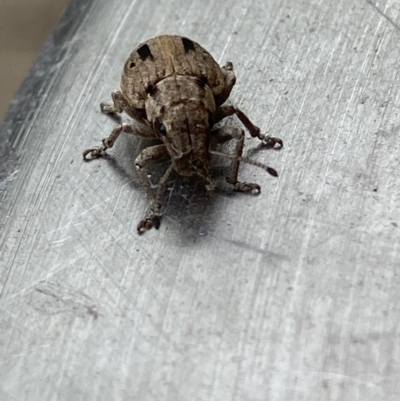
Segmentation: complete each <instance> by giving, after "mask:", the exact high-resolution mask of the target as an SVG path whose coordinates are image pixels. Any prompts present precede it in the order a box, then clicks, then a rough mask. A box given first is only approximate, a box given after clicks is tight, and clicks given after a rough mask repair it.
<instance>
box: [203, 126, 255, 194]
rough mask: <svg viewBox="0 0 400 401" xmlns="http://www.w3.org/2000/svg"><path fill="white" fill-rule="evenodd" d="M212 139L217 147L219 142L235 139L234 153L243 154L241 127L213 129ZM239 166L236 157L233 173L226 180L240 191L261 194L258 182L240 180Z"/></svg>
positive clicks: (213, 144)
mask: <svg viewBox="0 0 400 401" xmlns="http://www.w3.org/2000/svg"><path fill="white" fill-rule="evenodd" d="M211 135H212V140H211V147H212V148H215V146H216V145H217V144H223V143H225V142H228V141H230V140H235V141H236V145H235V150H234V155H235V156H237V157H238V158H239V157H241V156H242V153H243V147H244V139H245V135H244V131H243V130H242V129H241V128H237V127H230V126H223V127H221V128H216V129H214V130H212V131H211ZM239 167H240V160H239V159H236V160H234V161H233V162H232V167H231V173H230V175H229V176H228V177H226V182H227V183H229V184H232V185H233V187H234V188H235V189H236V191H240V192H249V193H254V194H259V193H260V192H261V188H260V186H259V185H258V184H256V183H251V182H241V181H238V175H239Z"/></svg>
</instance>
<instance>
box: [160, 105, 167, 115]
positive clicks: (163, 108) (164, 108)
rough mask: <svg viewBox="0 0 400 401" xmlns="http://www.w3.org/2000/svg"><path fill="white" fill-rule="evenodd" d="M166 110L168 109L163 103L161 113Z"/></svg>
mask: <svg viewBox="0 0 400 401" xmlns="http://www.w3.org/2000/svg"><path fill="white" fill-rule="evenodd" d="M165 110H166V107H165V105H162V106H161V109H160V113H161V114H163V113H164V112H165Z"/></svg>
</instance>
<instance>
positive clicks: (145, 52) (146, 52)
mask: <svg viewBox="0 0 400 401" xmlns="http://www.w3.org/2000/svg"><path fill="white" fill-rule="evenodd" d="M137 52H138V54H139V56H140V58H141V59H142V60H143V61H144V60H146V59H147V58H149V57H150V58H151V59H153V58H154V57H153V55H152V54H151V51H150V47H149V46H148V45H146V44H144V45H142V46H140V47H139V49H137Z"/></svg>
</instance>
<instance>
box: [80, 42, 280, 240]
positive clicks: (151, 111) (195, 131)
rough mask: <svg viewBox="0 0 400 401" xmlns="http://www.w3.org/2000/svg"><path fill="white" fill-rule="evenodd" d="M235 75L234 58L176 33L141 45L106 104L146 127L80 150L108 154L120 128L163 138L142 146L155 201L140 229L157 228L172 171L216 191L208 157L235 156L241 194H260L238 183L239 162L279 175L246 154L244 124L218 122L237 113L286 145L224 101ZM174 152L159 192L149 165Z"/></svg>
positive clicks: (142, 170) (269, 142)
mask: <svg viewBox="0 0 400 401" xmlns="http://www.w3.org/2000/svg"><path fill="white" fill-rule="evenodd" d="M235 82H236V77H235V74H234V72H233V66H232V63H230V62H228V63H226V64H225V65H224V66H223V67H221V66H219V65H218V63H217V62H216V61H215V60H214V59H213V57H212V56H211V54H210V53H208V52H207V51H206V50H205V49H203V48H202V47H201V46H200V45H199V44H197V43H196V42H194V41H192V40H190V39H188V38H185V37H182V36H177V35H162V36H157V37H155V38H153V39H150V40H148V41H146V42H144V43H142V44H140V45H139V46H138V47H137V48H136V49H135V50H134V51H133V52H132V53H131V55H130V56H129V58H128V60H127V61H126V62H125V65H124V69H123V72H122V77H121V90H117V91H114V92H112V94H111V96H112V100H113V103H112V104H108V103H101V105H100V107H101V111H102V112H104V113H122V112H125V113H126V114H128V116H130V117H132V118H133V119H134V120H136V121H137V122H138V123H140V124H142V125H144V126H147V129H146V130H141V131H140V132H137V130H136V129H135V126H134V125H131V124H127V123H123V124H121V125H119V126H117V127H116V128H115V129H114V130H113V131H112V133H111V135H109V136H108V137H107V138H104V139H103V140H102V143H103V145H102V146H99V147H96V148H90V149H87V150H85V151H84V152H83V157H84V159H85V160H88V156H89V158H90V159H94V158H96V157H99V156H101V155H103V154H104V153H105V152H106V150H107V149H110V148H112V147H113V145H114V143H115V141H116V139H117V138H118V137H119V135H120V134H121V132H126V133H129V134H138V135H140V136H142V137H145V138H148V139H158V140H160V144H158V145H154V146H151V147H148V148H145V149H144V150H143V151H142V152H141V153H140V154H139V156H138V157H137V158H136V160H135V164H136V169H137V172H138V175H139V179H140V181H141V184H142V185H143V188H144V190H145V192H146V195H147V198H148V200H149V202H150V209H149V212H148V214H147V216H146V217H145V218H144V219H143V220H142V221H140V222H139V224H138V226H137V230H138V232H139V234H141V233H143V232H144V231H146V230H148V229H150V228H152V227H155V228H159V225H160V217H161V198H162V195H163V191H164V189H165V184H166V182H167V181H168V178H169V176H170V174H171V173H172V171H175V172H176V173H178V174H179V175H181V176H191V175H198V176H201V177H202V178H204V180H205V181H206V182H207V184H206V187H207V189H210V190H211V189H213V188H214V183H213V181H212V179H211V176H210V172H209V170H210V164H211V156H212V155H217V156H223V157H227V158H230V159H232V165H231V173H230V175H229V176H228V177H227V178H226V181H227V182H228V183H229V184H232V185H233V187H234V188H235V189H236V190H237V191H242V192H252V193H254V192H255V193H259V192H260V186H259V185H258V184H255V183H247V182H241V181H238V171H239V165H240V162H241V161H242V162H243V161H244V162H247V163H250V164H253V165H256V166H259V167H262V168H264V169H265V170H266V171H267V172H268V173H269V174H271V175H273V176H275V177H276V176H277V175H278V174H277V172H276V171H275V170H274V169H273V168H271V167H268V166H266V165H264V164H262V163H258V162H255V161H253V160H250V159H247V158H244V157H242V153H243V147H244V139H245V135H244V131H243V129H241V128H237V127H231V126H222V127H218V128H215V127H214V125H215V124H217V123H218V122H220V121H221V120H223V119H224V118H225V117H228V116H232V115H234V114H235V115H236V116H237V117H238V118H239V120H240V121H241V122H242V123H243V125H244V126H245V128H247V130H248V131H249V133H250V135H251V136H252V137H256V138H258V139H260V140H261V141H262V143H263V144H265V145H266V146H268V147H274V146H275V145H278V146H282V145H283V143H282V140H281V139H279V138H273V137H270V136H268V135H263V134H261V132H260V129H259V128H258V127H256V126H255V125H254V124H253V123H252V122H251V121H250V120H249V118H248V117H247V116H246V115H245V114H244V113H243V112H242V111H241V110H239V109H238V108H237V107H234V106H232V105H223V104H224V103H225V101H226V100H227V99H228V97H229V94H230V93H231V90H232V88H233V86H234V85H235ZM230 140H234V141H235V142H236V143H235V151H234V154H225V153H221V152H218V151H216V148H217V146H218V145H220V144H223V143H225V142H227V141H230ZM164 157H169V158H170V160H171V164H170V166H169V167H168V169H167V170H166V172H165V173H164V175H163V177H162V178H161V180H160V182H159V185H158V189H157V192H156V193H154V191H153V189H152V186H151V182H150V180H149V177H148V174H147V171H146V165H147V164H149V162H154V161H158V160H161V159H162V158H164Z"/></svg>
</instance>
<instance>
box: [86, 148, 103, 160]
mask: <svg viewBox="0 0 400 401" xmlns="http://www.w3.org/2000/svg"><path fill="white" fill-rule="evenodd" d="M104 153H105V149H104V146H101V147H98V148H89V149H86V150H85V151H84V152H83V153H82V156H83V159H84V160H85V161H90V160H93V159H97V158H98V157H100V156H103V155H104ZM89 154H90V157H87V155H89Z"/></svg>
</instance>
